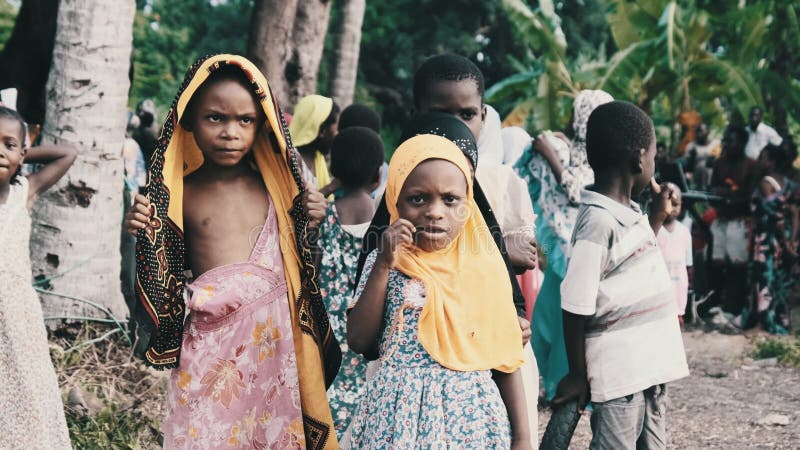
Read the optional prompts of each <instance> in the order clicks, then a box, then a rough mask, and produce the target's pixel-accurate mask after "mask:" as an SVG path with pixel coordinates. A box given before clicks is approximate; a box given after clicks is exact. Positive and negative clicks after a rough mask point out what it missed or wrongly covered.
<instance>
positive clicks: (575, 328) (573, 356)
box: [553, 310, 589, 409]
mask: <svg viewBox="0 0 800 450" xmlns="http://www.w3.org/2000/svg"><path fill="white" fill-rule="evenodd" d="M561 313H562V314H563V316H564V343H565V345H566V350H567V362H568V363H569V373H568V374H567V376H566V377H564V378H563V379H562V380H561V382H559V383H558V389H557V390H556V396H555V397H554V398H553V404H554V405H561V404H564V403H567V402H569V401H571V400H575V399H577V400H578V408H579V409H583V407H584V406H586V404H587V403H588V402H589V380H588V378H587V374H586V331H585V326H586V316H580V315H578V314H572V313H571V312H567V311H564V310H562V311H561Z"/></svg>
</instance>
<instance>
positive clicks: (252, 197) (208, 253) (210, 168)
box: [125, 79, 327, 275]
mask: <svg viewBox="0 0 800 450" xmlns="http://www.w3.org/2000/svg"><path fill="white" fill-rule="evenodd" d="M195 97H196V98H195V100H196V101H195V102H193V103H194V106H193V110H192V111H191V112H189V113H190V114H191V117H190V120H189V121H188V122H187V125H186V126H185V128H187V130H188V131H191V132H192V133H193V135H194V138H195V142H196V143H197V146H198V147H199V148H200V150H201V151H202V153H203V157H204V162H203V165H202V166H201V167H200V168H199V169H197V170H196V171H195V172H193V173H192V174H190V175H189V176H187V177H185V178H184V203H183V205H184V206H183V216H184V228H185V236H186V243H187V253H188V257H189V265H190V267H191V269H192V273H194V274H195V275H200V274H202V273H205V272H207V271H208V270H211V269H213V268H215V267H220V266H224V265H227V264H233V263H239V262H243V261H247V260H248V259H249V257H250V254H251V252H252V249H253V246H254V245H255V242H256V241H257V240H258V237H259V234H260V231H261V229H262V227H263V226H264V223H265V222H266V219H267V216H268V213H269V208H271V207H272V205H271V204H270V201H269V196H268V194H267V190H266V187H265V186H264V182H263V179H262V177H261V175H260V174H259V173H258V172H257V171H256V170H255V169H254V168H253V166H252V163H251V158H250V156H249V154H250V152H251V149H252V146H253V143H254V142H255V139H256V136H257V134H258V132H259V130H260V127H261V126H263V125H262V124H263V123H264V112H263V110H262V109H261V107H260V106H259V105H258V103H257V102H256V100H255V98H254V97H253V95H252V94H251V93H250V91H249V90H248V89H247V87H245V86H244V85H242V84H240V83H239V82H238V81H235V80H226V79H223V80H217V81H215V82H212V83H211V84H207V85H204V86H203V87H202V88H201V89H200V90H198V92H197V93H195ZM306 189H307V190H306V193H305V194H304V196H303V198H302V199H301V202H302V204H303V207H304V209H305V210H306V212H307V213H308V215H309V217H310V219H311V223H310V225H311V226H312V227H313V228H316V227H317V226H318V225H319V223H320V221H321V220H322V218H323V217H324V216H325V208H326V206H327V202H326V201H325V198H324V197H323V196H322V195H321V194H320V193H319V192H318V191H316V190H315V189H314V188H313V187H311V186H306ZM149 217H150V202H149V200H148V199H147V198H146V197H144V196H141V195H137V196H136V198H135V202H134V205H133V206H132V207H131V209H130V210H129V211H128V214H127V215H126V218H125V223H126V226H127V228H128V231H129V232H131V233H132V234H136V232H137V231H138V230H139V229H141V228H144V227H145V226H146V224H147V221H148V218H149ZM230 217H236V220H229V218H230Z"/></svg>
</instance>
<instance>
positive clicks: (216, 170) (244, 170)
mask: <svg viewBox="0 0 800 450" xmlns="http://www.w3.org/2000/svg"><path fill="white" fill-rule="evenodd" d="M250 164H251V160H250V158H245V159H242V160H241V161H239V163H238V164H236V165H235V166H220V165H217V164H214V163H211V162H208V161H206V162H205V163H203V165H202V166H200V168H199V169H197V172H195V174H196V176H197V177H200V178H203V179H205V180H207V181H213V182H228V181H235V180H238V179H240V178H242V177H245V176H250V175H252V174H253V173H255V172H256V170H255V169H253V167H252V166H251V165H250Z"/></svg>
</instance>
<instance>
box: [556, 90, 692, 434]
mask: <svg viewBox="0 0 800 450" xmlns="http://www.w3.org/2000/svg"><path fill="white" fill-rule="evenodd" d="M586 146H587V155H588V159H589V164H590V165H591V167H592V169H593V170H594V173H595V184H594V186H593V187H592V188H591V189H592V190H587V191H584V192H583V193H582V194H581V202H582V205H581V210H580V213H579V214H578V220H577V222H576V224H575V232H574V234H573V238H572V249H571V254H570V257H569V262H568V267H567V275H566V277H565V278H564V282H563V284H562V285H561V298H562V307H563V310H564V339H565V340H566V347H567V359H568V361H569V374H568V375H567V376H566V377H564V379H562V380H561V382H560V383H559V385H558V390H557V393H556V397H555V398H554V399H553V403H554V404H557V405H558V404H563V403H565V402H567V401H570V400H573V399H577V400H578V405H579V408H581V409H582V408H583V407H584V406H585V405H586V402H587V400H588V399H589V393H590V392H591V400H592V408H593V410H592V416H591V426H592V433H593V436H592V442H591V444H590V448H591V449H653V448H658V449H663V448H666V442H667V436H666V428H665V424H666V415H665V414H666V390H665V383H668V382H670V381H674V380H677V379H679V378H682V377H685V376H687V375H688V373H689V370H688V368H687V365H686V355H685V353H684V350H683V342H682V341H681V335H680V329H679V327H678V322H677V321H676V320H675V314H676V310H675V294H674V291H673V288H672V283H671V280H670V278H669V273H668V272H667V268H666V266H665V265H664V259H663V258H662V256H661V254H660V253H659V251H658V244H657V243H656V237H655V233H658V231H659V229H660V228H661V224H662V223H663V221H664V220H665V219H666V216H667V214H668V209H669V189H666V188H664V189H663V190H662V192H661V194H660V196H659V197H658V201H654V202H653V204H654V206H653V210H652V211H651V214H650V216H649V218H648V217H647V216H644V215H642V213H641V212H640V210H639V207H638V205H637V204H636V203H635V202H633V201H632V198H634V197H636V196H638V195H639V194H640V193H641V192H642V190H644V188H645V187H646V186H647V185H648V182H649V180H651V178H652V176H653V173H654V171H655V153H656V143H655V131H654V128H653V123H652V121H651V120H650V118H649V117H647V115H646V114H645V113H644V112H643V111H642V110H640V109H639V108H637V107H636V106H635V105H633V104H631V103H627V102H619V101H615V102H611V103H606V104H604V105H601V106H598V107H597V109H595V110H594V112H592V114H591V116H590V117H589V123H588V128H587V134H586Z"/></svg>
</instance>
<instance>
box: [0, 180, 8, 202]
mask: <svg viewBox="0 0 800 450" xmlns="http://www.w3.org/2000/svg"><path fill="white" fill-rule="evenodd" d="M10 192H11V182H10V181H9V182H8V183H0V205H4V204H5V203H6V202H7V201H8V194H9V193H10Z"/></svg>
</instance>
